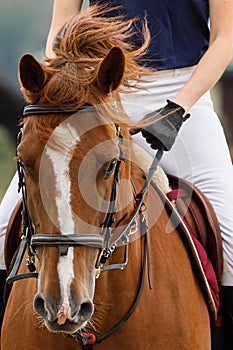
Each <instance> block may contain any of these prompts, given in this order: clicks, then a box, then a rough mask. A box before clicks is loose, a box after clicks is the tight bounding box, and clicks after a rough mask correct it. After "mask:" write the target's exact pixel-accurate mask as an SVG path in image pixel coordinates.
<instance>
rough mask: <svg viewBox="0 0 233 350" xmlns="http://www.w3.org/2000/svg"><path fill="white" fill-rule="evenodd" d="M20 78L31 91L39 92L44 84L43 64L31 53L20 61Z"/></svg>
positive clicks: (23, 84)
mask: <svg viewBox="0 0 233 350" xmlns="http://www.w3.org/2000/svg"><path fill="white" fill-rule="evenodd" d="M19 79H20V82H21V84H22V86H23V87H24V88H25V89H26V90H28V91H30V92H39V91H40V90H41V89H42V88H43V86H44V82H45V74H44V70H43V68H42V65H41V64H40V63H39V62H38V61H37V60H36V59H35V58H34V57H33V56H32V55H30V54H25V55H24V56H22V57H21V59H20V61H19Z"/></svg>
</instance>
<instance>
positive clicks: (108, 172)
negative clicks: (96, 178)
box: [104, 159, 117, 179]
mask: <svg viewBox="0 0 233 350" xmlns="http://www.w3.org/2000/svg"><path fill="white" fill-rule="evenodd" d="M116 164H117V159H113V160H111V162H108V164H107V169H106V172H105V175H104V178H105V179H107V178H108V177H109V176H110V175H112V174H113V173H114V170H115V167H116Z"/></svg>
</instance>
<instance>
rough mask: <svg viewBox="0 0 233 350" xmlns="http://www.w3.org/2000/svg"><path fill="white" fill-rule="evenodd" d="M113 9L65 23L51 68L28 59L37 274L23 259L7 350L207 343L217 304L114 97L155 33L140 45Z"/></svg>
mask: <svg viewBox="0 0 233 350" xmlns="http://www.w3.org/2000/svg"><path fill="white" fill-rule="evenodd" d="M103 11H104V10H103V9H99V8H98V7H93V8H92V7H91V8H89V9H88V10H86V11H84V12H83V13H80V14H79V15H77V16H75V17H74V18H73V19H72V20H70V21H69V22H67V24H66V25H65V26H64V28H63V29H62V30H61V31H60V33H59V34H58V36H57V38H56V40H55V43H54V51H55V53H56V58H54V59H50V60H47V64H46V65H43V64H42V63H39V62H38V61H36V60H35V58H34V57H33V56H31V55H29V54H26V55H24V56H23V57H22V58H21V60H20V64H19V77H20V82H21V86H22V91H23V93H24V97H25V99H26V102H27V104H28V105H27V106H26V107H25V110H24V118H23V122H22V126H23V127H22V137H21V140H19V145H18V149H17V153H18V168H19V177H20V186H21V188H22V193H23V204H24V212H23V214H24V215H23V237H22V242H23V241H26V246H27V248H28V249H27V251H26V253H25V257H28V256H29V259H28V260H27V261H28V265H29V267H30V271H31V272H30V273H29V275H28V276H33V275H34V276H38V279H37V281H36V279H35V278H27V279H21V278H20V276H21V275H22V274H26V272H27V267H26V266H25V260H24V259H23V260H22V262H21V264H20V267H19V271H18V274H17V273H16V274H15V275H16V279H17V278H19V281H17V282H15V283H14V284H13V288H12V291H11V294H10V297H9V300H8V303H7V307H6V311H5V317H4V320H3V326H2V335H1V350H9V349H11V350H16V349H17V350H25V349H26V350H37V349H38V350H41V349H43V350H52V349H54V350H55V349H56V350H64V349H69V350H75V349H92V347H93V349H96V350H98V349H102V350H107V349H108V350H109V349H111V350H119V349H121V350H131V349H132V350H133V349H143V350H149V349H159V350H163V349H166V350H172V349H182V350H185V349H187V350H192V349H193V350H197V349H198V350H202V349H203V350H208V349H210V347H211V345H210V320H209V313H208V308H207V306H206V302H205V300H204V297H203V293H202V290H201V287H200V285H199V282H198V279H197V277H196V275H195V273H194V269H193V266H192V264H191V262H190V257H189V254H188V252H187V249H186V245H185V243H184V240H183V239H182V237H181V234H180V226H179V224H178V221H177V222H176V221H174V220H172V218H171V216H170V213H169V211H168V210H167V209H166V208H165V205H164V200H163V197H162V196H161V195H160V192H158V190H157V189H156V187H155V186H154V185H152V184H151V183H150V181H149V180H148V178H147V179H146V180H145V174H144V173H143V172H142V170H141V169H140V167H139V166H138V165H137V162H136V160H135V158H134V153H133V147H132V143H133V142H132V140H131V136H130V128H131V127H132V126H133V122H132V121H130V120H129V119H128V118H127V117H126V116H125V115H124V114H123V113H122V111H121V112H120V111H119V110H118V108H116V107H115V106H114V103H112V101H113V97H114V95H113V94H112V92H113V91H115V92H118V91H122V90H124V88H128V87H129V86H130V81H133V80H134V81H135V79H136V80H137V79H139V78H138V77H139V76H140V74H141V73H146V69H144V68H142V67H140V65H138V63H137V59H138V58H139V57H140V56H141V54H142V52H143V50H144V49H145V48H146V46H147V44H148V40H149V39H148V30H147V28H146V27H145V29H144V30H145V32H144V35H145V42H144V46H143V47H142V49H141V50H138V51H135V50H133V48H132V47H131V46H130V45H129V44H126V40H125V39H126V38H128V37H129V35H130V30H129V27H130V24H131V23H130V22H128V21H123V20H122V19H120V18H116V19H115V20H112V19H111V20H110V19H108V18H105V17H104V16H102V14H103ZM148 74H149V73H148ZM110 102H111V103H110ZM134 126H135V127H136V126H140V127H141V126H142V124H140V123H139V124H135V125H134ZM145 181H146V182H145ZM147 185H148V186H147ZM174 217H175V215H173V219H174ZM24 248H25V247H24ZM20 260H21V259H20ZM28 276H27V275H23V277H28ZM86 343H87V344H86ZM91 343H93V344H91Z"/></svg>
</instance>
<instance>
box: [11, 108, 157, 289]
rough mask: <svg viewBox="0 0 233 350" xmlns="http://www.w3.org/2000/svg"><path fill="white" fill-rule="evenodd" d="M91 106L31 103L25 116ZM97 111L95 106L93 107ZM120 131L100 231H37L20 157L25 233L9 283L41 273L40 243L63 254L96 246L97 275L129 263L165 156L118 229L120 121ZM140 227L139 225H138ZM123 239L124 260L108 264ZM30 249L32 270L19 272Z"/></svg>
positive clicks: (62, 111) (63, 111)
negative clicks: (133, 238) (150, 190)
mask: <svg viewBox="0 0 233 350" xmlns="http://www.w3.org/2000/svg"><path fill="white" fill-rule="evenodd" d="M86 108H87V107H86V106H84V107H81V109H78V110H71V109H65V110H63V109H61V108H59V107H51V106H43V105H28V106H26V107H25V108H24V111H23V117H28V116H33V115H34V116H35V115H47V114H66V113H68V114H73V113H76V112H79V111H80V110H83V111H84V110H85V109H86ZM88 108H91V109H93V111H95V108H94V107H89V106H88ZM115 127H116V132H117V136H118V145H119V149H120V156H119V159H118V160H117V162H116V166H115V170H114V180H113V185H112V190H111V196H110V205H109V208H108V212H107V213H106V218H105V221H104V224H103V226H102V227H101V228H100V233H99V234H91V233H78V234H70V235H60V234H46V233H38V234H35V233H34V227H33V223H32V220H31V217H30V214H29V209H28V205H27V192H26V185H25V179H24V170H23V168H22V163H21V161H20V159H18V161H17V170H18V176H19V191H20V190H21V192H22V204H23V210H22V237H21V243H20V247H19V249H18V252H17V255H16V258H15V261H14V264H13V267H12V270H11V272H10V274H9V276H8V278H7V282H8V283H12V282H14V281H16V280H19V279H23V278H29V277H38V273H37V271H36V267H35V264H34V261H35V255H36V248H37V247H39V246H52V247H57V248H58V250H59V254H60V255H61V256H64V255H67V252H68V248H69V247H76V246H88V247H94V248H97V249H99V250H100V254H99V257H98V260H97V263H96V275H97V277H98V276H99V274H100V272H102V271H107V270H112V269H121V270H123V269H124V268H125V266H126V265H127V261H128V243H129V239H130V236H132V235H133V234H134V233H135V232H137V227H136V226H137V225H136V216H137V215H138V214H139V217H140V230H141V235H144V234H145V233H146V231H147V223H146V217H145V214H144V212H143V211H144V210H143V207H144V196H145V194H146V192H147V190H148V187H149V185H150V183H151V180H152V177H153V174H154V172H155V170H156V168H157V165H158V163H159V161H160V159H161V157H162V154H163V151H158V152H157V154H156V156H155V158H154V160H153V162H152V165H151V167H150V169H149V172H148V174H147V177H146V179H145V182H144V185H143V187H142V189H141V191H140V192H139V193H137V194H136V195H135V204H134V210H133V212H132V214H131V216H130V218H129V220H128V223H127V224H125V225H124V227H123V228H122V229H121V230H119V229H117V225H115V227H112V225H113V223H114V221H115V218H114V215H115V214H116V207H115V205H116V196H117V186H118V184H119V182H120V178H119V172H120V165H121V162H122V161H124V160H125V157H124V155H123V152H122V148H121V141H122V139H123V136H122V134H121V131H120V128H119V126H118V125H115ZM20 142H21V132H20V133H19V135H18V138H17V145H19V143H20ZM126 216H127V214H125V215H124V216H123V217H122V218H121V220H119V222H118V225H119V223H120V222H121V221H122V220H123V219H125V217H126ZM135 227H136V228H135ZM119 243H121V244H123V245H124V246H125V257H124V262H123V263H119V264H111V265H104V264H105V263H106V261H107V260H108V259H109V258H110V256H111V255H112V253H113V252H114V251H115V249H116V247H117V246H118V244H119ZM26 249H27V252H28V258H27V260H26V264H27V266H28V269H29V271H30V272H29V273H25V274H20V275H19V274H18V269H19V266H20V264H21V261H22V259H23V255H24V253H25V251H26Z"/></svg>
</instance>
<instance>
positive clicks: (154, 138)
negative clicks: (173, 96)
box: [141, 100, 190, 151]
mask: <svg viewBox="0 0 233 350" xmlns="http://www.w3.org/2000/svg"><path fill="white" fill-rule="evenodd" d="M184 114H185V111H184V109H183V108H182V107H181V106H179V105H178V104H176V103H174V102H172V101H169V100H168V101H167V105H166V106H165V107H163V108H161V109H160V110H158V111H156V112H152V113H150V114H147V115H146V116H145V117H144V118H143V119H144V120H145V121H146V120H147V119H148V118H152V117H153V116H155V121H156V120H157V119H160V118H161V117H163V118H162V119H160V120H158V121H156V122H155V123H153V124H151V125H148V126H146V127H144V128H143V129H141V133H142V136H143V137H145V139H146V141H147V142H148V143H149V144H150V146H151V148H153V149H163V150H165V151H169V150H170V149H171V148H172V145H173V144H174V142H175V139H176V136H177V134H178V131H179V130H180V127H181V125H182V124H183V122H184V121H185V120H186V119H187V118H189V116H190V114H186V115H184Z"/></svg>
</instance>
